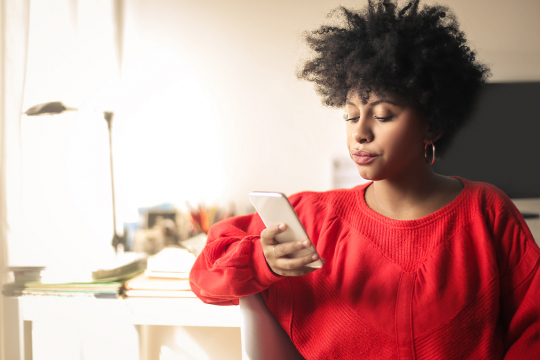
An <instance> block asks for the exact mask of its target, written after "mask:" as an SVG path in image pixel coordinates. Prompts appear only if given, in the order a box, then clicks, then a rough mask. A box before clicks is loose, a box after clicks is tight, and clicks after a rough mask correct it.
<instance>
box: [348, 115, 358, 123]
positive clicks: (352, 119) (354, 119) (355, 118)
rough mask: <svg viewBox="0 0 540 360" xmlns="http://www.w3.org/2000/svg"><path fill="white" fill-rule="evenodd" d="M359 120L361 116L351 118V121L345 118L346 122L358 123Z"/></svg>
mask: <svg viewBox="0 0 540 360" xmlns="http://www.w3.org/2000/svg"><path fill="white" fill-rule="evenodd" d="M358 119H360V116H357V117H353V118H350V119H347V118H346V117H345V121H351V122H356V121H357V120H358Z"/></svg>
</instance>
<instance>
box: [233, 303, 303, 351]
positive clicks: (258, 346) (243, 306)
mask: <svg viewBox="0 0 540 360" xmlns="http://www.w3.org/2000/svg"><path fill="white" fill-rule="evenodd" d="M240 313H241V314H242V327H241V334H242V360H305V359H304V358H303V357H302V355H300V353H299V352H298V350H297V349H296V347H295V346H294V344H293V343H292V341H291V339H290V338H289V335H287V333H286V332H285V330H283V328H282V327H281V325H280V324H279V323H278V321H277V320H276V318H275V317H274V316H273V315H272V313H271V312H270V310H268V308H267V307H266V303H265V302H264V300H263V297H262V295H261V294H254V295H249V296H246V297H243V298H240Z"/></svg>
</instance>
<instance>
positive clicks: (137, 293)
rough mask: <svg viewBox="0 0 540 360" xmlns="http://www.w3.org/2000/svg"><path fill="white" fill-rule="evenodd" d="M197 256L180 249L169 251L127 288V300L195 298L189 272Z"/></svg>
mask: <svg viewBox="0 0 540 360" xmlns="http://www.w3.org/2000/svg"><path fill="white" fill-rule="evenodd" d="M194 262H195V255H193V254H192V253H190V252H189V251H187V250H186V249H183V248H181V247H177V246H171V247H166V248H165V249H163V250H161V251H160V252H159V253H157V254H156V255H154V256H153V257H151V258H149V259H148V266H147V269H146V271H145V273H144V274H141V275H139V276H137V277H135V278H133V279H131V280H129V281H127V282H126V284H125V292H124V295H125V296H126V297H130V298H132V297H167V298H178V297H195V294H194V293H193V292H192V291H191V288H190V286H189V271H190V270H191V267H192V266H193V263H194Z"/></svg>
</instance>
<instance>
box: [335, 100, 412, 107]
mask: <svg viewBox="0 0 540 360" xmlns="http://www.w3.org/2000/svg"><path fill="white" fill-rule="evenodd" d="M380 103H388V104H391V105H394V106H397V107H402V105H400V104H398V103H397V102H395V101H392V100H388V99H379V100H375V101H373V102H370V103H369V106H375V105H379V104H380ZM345 104H347V105H353V106H356V104H354V103H352V102H351V101H349V100H347V101H346V102H345Z"/></svg>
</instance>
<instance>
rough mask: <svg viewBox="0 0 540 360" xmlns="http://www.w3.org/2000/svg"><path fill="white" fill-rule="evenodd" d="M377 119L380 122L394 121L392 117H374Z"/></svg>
mask: <svg viewBox="0 0 540 360" xmlns="http://www.w3.org/2000/svg"><path fill="white" fill-rule="evenodd" d="M374 118H375V119H377V120H379V121H380V122H387V121H389V120H392V116H384V117H381V116H374Z"/></svg>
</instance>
